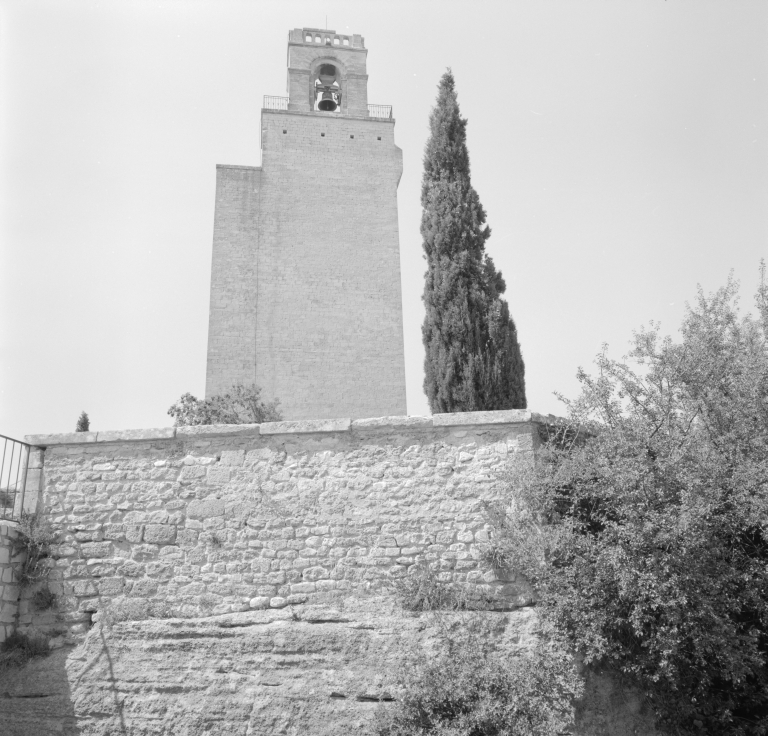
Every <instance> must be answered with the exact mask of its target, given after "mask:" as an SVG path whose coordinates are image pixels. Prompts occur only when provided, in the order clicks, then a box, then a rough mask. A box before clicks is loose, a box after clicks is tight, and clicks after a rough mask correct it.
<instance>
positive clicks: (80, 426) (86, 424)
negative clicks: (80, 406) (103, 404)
mask: <svg viewBox="0 0 768 736" xmlns="http://www.w3.org/2000/svg"><path fill="white" fill-rule="evenodd" d="M90 428H91V420H90V419H89V418H88V415H87V414H86V413H85V412H81V413H80V416H79V417H78V418H77V426H76V427H75V432H88V431H89V430H90Z"/></svg>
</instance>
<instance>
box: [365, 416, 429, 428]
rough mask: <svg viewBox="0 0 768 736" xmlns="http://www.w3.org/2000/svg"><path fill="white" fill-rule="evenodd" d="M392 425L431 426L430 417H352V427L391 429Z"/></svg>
mask: <svg viewBox="0 0 768 736" xmlns="http://www.w3.org/2000/svg"><path fill="white" fill-rule="evenodd" d="M392 427H428V428H430V427H432V417H408V416H406V417H373V418H372V419H353V420H352V429H353V430H355V429H391V428H392Z"/></svg>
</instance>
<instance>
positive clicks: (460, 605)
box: [393, 565, 489, 611]
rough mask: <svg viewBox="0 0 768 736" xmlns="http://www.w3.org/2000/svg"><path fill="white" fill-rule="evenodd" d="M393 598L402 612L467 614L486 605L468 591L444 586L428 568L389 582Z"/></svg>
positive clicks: (413, 570) (452, 584)
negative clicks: (464, 612)
mask: <svg viewBox="0 0 768 736" xmlns="http://www.w3.org/2000/svg"><path fill="white" fill-rule="evenodd" d="M393 589H394V594H395V598H396V599H397V600H398V602H399V603H400V606H401V607H402V608H404V609H405V610H406V611H467V610H481V609H484V608H488V605H489V601H487V600H485V599H484V598H482V597H481V596H479V595H477V594H476V593H474V592H473V590H472V589H471V588H468V587H467V586H462V585H459V584H457V583H446V582H443V581H442V580H440V579H439V578H438V575H437V573H436V572H435V571H434V570H433V569H432V568H431V567H429V565H419V566H418V567H414V568H411V571H409V574H407V575H403V576H402V577H399V578H396V579H395V580H394V581H393Z"/></svg>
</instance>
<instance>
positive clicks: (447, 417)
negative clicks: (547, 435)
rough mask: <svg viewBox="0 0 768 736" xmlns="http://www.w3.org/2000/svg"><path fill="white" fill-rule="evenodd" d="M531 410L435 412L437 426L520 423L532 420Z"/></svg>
mask: <svg viewBox="0 0 768 736" xmlns="http://www.w3.org/2000/svg"><path fill="white" fill-rule="evenodd" d="M530 421H531V412H529V411H526V410H525V409H508V410H506V411H463V412H455V413H453V414H433V415H432V425H433V426H435V427H455V426H456V425H460V424H519V423H521V422H530Z"/></svg>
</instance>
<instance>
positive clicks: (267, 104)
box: [264, 95, 288, 110]
mask: <svg viewBox="0 0 768 736" xmlns="http://www.w3.org/2000/svg"><path fill="white" fill-rule="evenodd" d="M264 109H265V110H287V109H288V98H287V97H275V96H274V95H264Z"/></svg>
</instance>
